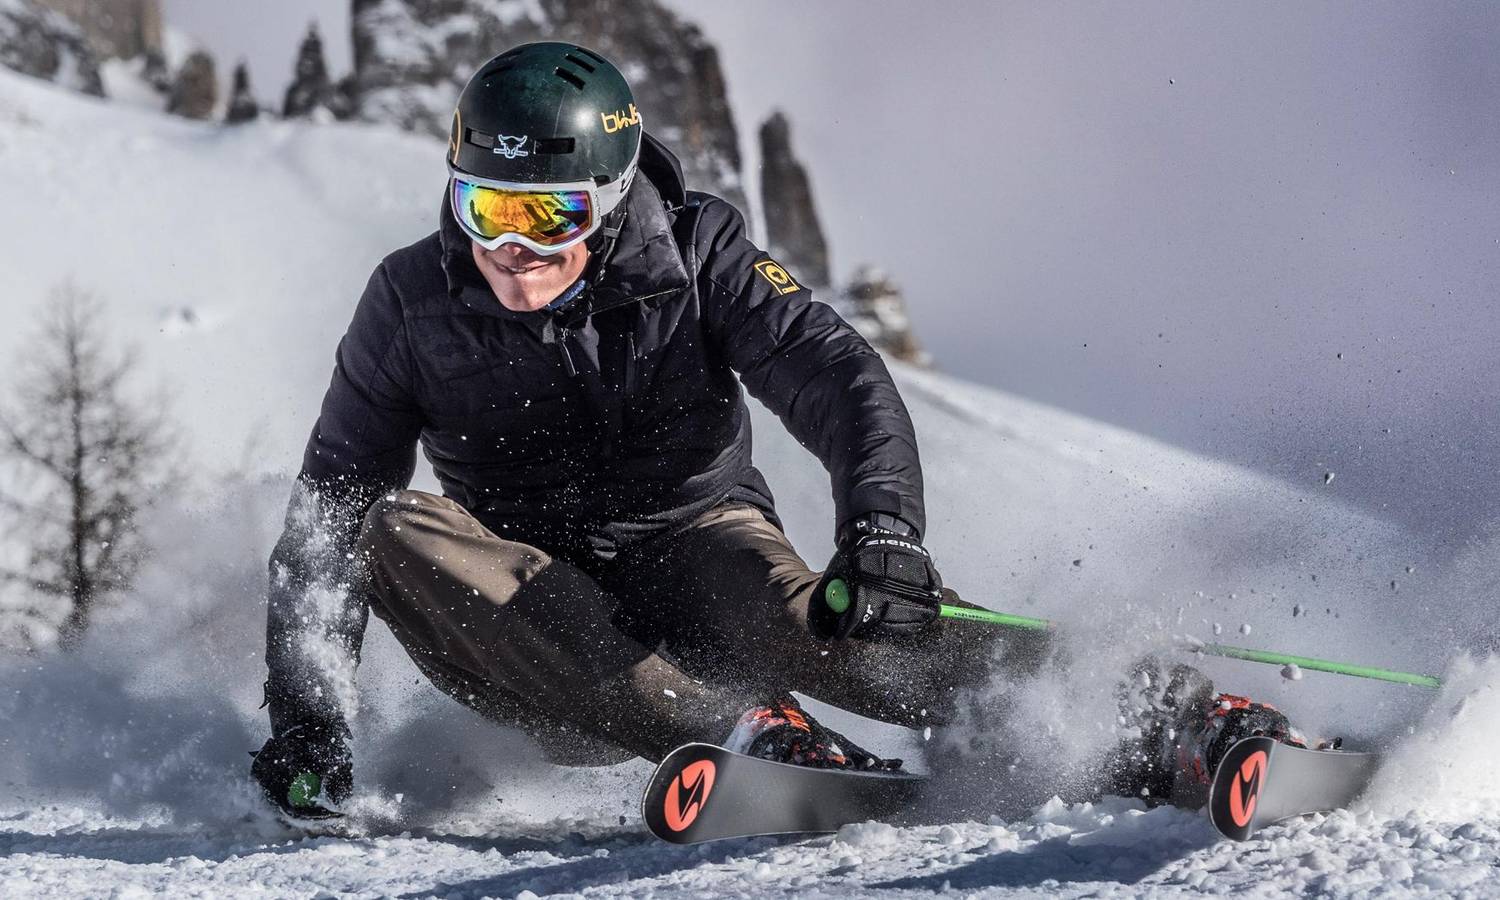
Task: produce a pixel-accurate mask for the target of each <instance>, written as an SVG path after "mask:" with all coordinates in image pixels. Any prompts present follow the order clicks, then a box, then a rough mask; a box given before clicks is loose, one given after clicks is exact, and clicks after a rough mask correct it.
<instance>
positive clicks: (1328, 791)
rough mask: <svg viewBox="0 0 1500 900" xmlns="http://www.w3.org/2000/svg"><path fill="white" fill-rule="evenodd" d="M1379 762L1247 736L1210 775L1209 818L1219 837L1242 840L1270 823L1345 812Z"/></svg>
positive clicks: (1368, 755)
mask: <svg viewBox="0 0 1500 900" xmlns="http://www.w3.org/2000/svg"><path fill="white" fill-rule="evenodd" d="M1379 762H1380V757H1379V755H1378V754H1375V753H1350V752H1345V751H1343V750H1307V749H1303V748H1301V747H1292V746H1289V745H1287V744H1283V743H1280V742H1278V741H1276V740H1274V739H1272V738H1268V737H1251V738H1245V739H1244V740H1242V741H1239V742H1238V743H1236V744H1235V745H1234V746H1233V747H1230V748H1229V752H1228V753H1226V754H1225V755H1224V758H1223V759H1222V760H1220V762H1219V767H1218V769H1216V770H1215V771H1214V780H1213V786H1212V787H1211V788H1210V789H1209V794H1208V815H1209V819H1210V820H1212V821H1213V823H1214V827H1215V828H1217V829H1218V830H1219V833H1220V834H1222V835H1224V836H1225V837H1227V838H1229V839H1230V840H1235V841H1243V840H1246V839H1248V838H1249V837H1250V836H1251V835H1253V834H1254V833H1255V832H1256V830H1257V829H1259V828H1261V827H1263V826H1266V825H1269V824H1271V823H1272V822H1279V821H1281V820H1282V819H1290V818H1294V817H1296V816H1303V815H1307V814H1309V813H1315V812H1328V811H1329V810H1334V809H1340V808H1343V807H1345V806H1348V805H1349V804H1350V803H1352V802H1353V801H1354V799H1355V798H1356V797H1358V796H1359V794H1360V792H1362V791H1363V790H1364V789H1365V786H1366V785H1367V784H1369V783H1370V778H1371V777H1372V776H1373V775H1374V774H1375V768H1376V766H1377V765H1378V764H1379Z"/></svg>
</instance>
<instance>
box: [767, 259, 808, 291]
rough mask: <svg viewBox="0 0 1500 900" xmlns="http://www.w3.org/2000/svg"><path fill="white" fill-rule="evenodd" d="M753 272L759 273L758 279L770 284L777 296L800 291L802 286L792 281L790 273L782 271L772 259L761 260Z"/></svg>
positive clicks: (778, 264)
mask: <svg viewBox="0 0 1500 900" xmlns="http://www.w3.org/2000/svg"><path fill="white" fill-rule="evenodd" d="M755 271H757V272H759V273H760V277H762V278H764V279H765V280H767V281H769V282H771V287H773V288H775V289H776V293H778V294H790V293H792V292H793V291H800V290H802V285H800V284H798V283H797V282H796V281H795V280H793V279H792V276H791V273H789V272H788V271H787V270H786V269H783V268H782V267H781V263H778V262H777V261H776V260H774V259H763V260H761V261H760V262H758V263H756V264H755Z"/></svg>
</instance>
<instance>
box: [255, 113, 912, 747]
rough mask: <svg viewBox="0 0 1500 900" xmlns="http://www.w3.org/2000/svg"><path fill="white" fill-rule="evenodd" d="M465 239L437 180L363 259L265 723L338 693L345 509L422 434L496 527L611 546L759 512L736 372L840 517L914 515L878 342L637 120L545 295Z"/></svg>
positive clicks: (398, 478) (276, 635)
mask: <svg viewBox="0 0 1500 900" xmlns="http://www.w3.org/2000/svg"><path fill="white" fill-rule="evenodd" d="M469 247H470V245H469V240H468V238H467V237H466V236H465V235H464V233H463V232H462V230H461V229H460V228H459V227H458V224H457V223H456V221H454V219H453V216H452V213H451V211H450V210H449V208H448V204H447V202H446V200H445V202H444V203H443V207H442V213H441V224H440V227H439V229H438V231H437V232H435V233H433V234H431V235H429V236H427V237H425V238H423V239H422V240H420V241H418V242H416V243H415V244H412V245H411V246H409V247H405V248H403V249H401V250H397V251H396V252H394V253H392V254H391V255H389V256H387V257H386V258H385V259H384V260H383V261H382V262H381V263H380V265H379V266H377V267H376V269H375V272H374V274H373V275H372V276H371V277H370V281H369V284H368V285H367V287H366V288H365V292H364V296H363V297H361V299H360V301H359V306H358V308H357V309H356V310H355V313H354V319H353V321H352V322H351V323H350V325H349V330H348V333H347V334H345V336H344V338H343V340H342V341H341V342H340V344H339V348H338V354H337V359H336V366H335V369H334V373H333V380H332V383H331V384H330V385H329V388H328V392H327V394H326V395H325V397H324V399H323V405H322V409H321V412H320V413H319V417H318V422H317V425H316V426H315V427H314V429H313V433H312V437H311V439H310V440H309V441H308V445H307V450H306V453H305V456H304V458H303V463H302V472H301V475H300V476H299V484H298V491H297V492H296V494H295V495H294V497H293V501H292V504H291V508H290V509H289V511H288V514H287V527H286V530H285V532H284V533H283V536H282V539H281V540H280V541H279V542H278V544H277V547H276V550H275V552H274V553H273V555H272V558H271V586H270V594H269V619H268V627H267V648H266V661H267V664H268V666H269V669H270V680H269V681H268V684H267V696H268V699H269V701H270V703H271V715H272V722H273V728H275V729H276V730H277V731H278V732H279V731H280V730H281V729H282V728H285V727H288V726H290V725H291V724H295V723H296V722H297V721H301V720H305V719H307V718H310V717H323V718H326V717H327V716H329V715H331V714H334V713H336V712H337V707H338V703H337V700H336V695H337V694H338V693H339V685H338V684H337V683H336V682H338V681H339V680H340V679H344V678H346V677H350V676H352V671H353V661H354V660H355V659H356V658H357V655H358V649H359V645H360V643H361V642H362V638H363V633H364V625H365V619H366V606H365V603H364V600H363V598H362V597H361V596H360V592H359V590H358V580H357V572H356V569H357V567H356V566H353V565H351V564H350V563H351V561H353V558H354V556H353V547H354V543H355V540H356V539H357V537H358V533H359V528H360V523H361V520H362V518H363V516H364V513H365V511H366V510H367V509H368V507H369V505H370V504H371V503H372V502H373V501H374V499H375V498H376V497H377V496H379V495H380V494H381V493H382V492H384V491H388V490H392V489H395V488H400V487H404V486H405V485H406V484H407V483H408V481H409V480H410V478H411V476H412V473H413V471H414V467H415V464H416V447H417V445H418V443H420V444H421V446H422V449H423V451H424V453H425V455H426V457H427V459H428V461H429V462H430V463H431V465H432V468H433V470H434V472H435V473H436V475H437V478H438V480H439V482H440V483H441V484H442V487H443V492H444V494H446V495H447V496H448V497H450V498H452V499H453V500H455V501H457V502H458V503H459V504H460V505H462V506H463V507H464V508H466V509H468V510H469V511H470V512H472V513H473V514H474V515H475V516H476V517H477V518H478V519H479V520H480V521H481V522H483V523H484V524H485V525H486V526H487V527H488V528H489V529H490V530H492V531H494V532H495V533H496V534H498V535H500V536H501V537H506V538H510V539H513V540H518V541H523V542H526V543H529V544H532V545H535V546H539V547H542V548H544V549H546V550H547V551H549V552H551V553H554V554H556V555H560V556H563V557H564V558H570V559H574V560H582V559H584V558H586V557H588V556H590V555H593V556H595V557H601V558H608V557H609V556H610V555H612V554H614V553H616V552H618V551H620V550H622V549H624V548H627V547H629V546H630V545H632V544H634V543H637V542H640V541H645V540H649V539H650V538H651V537H653V536H656V535H659V534H662V533H664V532H670V531H671V530H673V529H674V528H676V527H680V526H683V525H686V524H687V523H688V522H689V521H691V520H692V519H693V518H695V517H696V516H698V515H699V514H701V513H703V512H704V511H706V510H708V509H710V508H712V507H714V506H715V505H717V504H719V503H722V502H724V501H725V500H728V499H737V500H743V501H746V502H749V503H752V504H754V505H756V506H758V507H760V508H761V509H763V510H764V511H765V512H766V513H767V514H768V515H769V516H771V517H773V521H774V515H775V512H774V509H773V506H772V497H771V492H770V490H769V488H768V487H767V485H766V482H765V479H764V478H763V477H762V476H761V474H760V473H759V472H758V471H756V469H755V467H754V466H753V465H752V464H751V460H750V444H751V441H750V416H749V410H748V409H747V408H746V406H745V401H744V399H743V396H742V393H741V391H740V385H741V384H743V385H744V386H745V388H746V389H747V390H748V391H749V392H750V394H751V395H752V396H754V397H755V398H756V399H758V400H759V401H760V402H762V403H763V404H765V405H766V406H767V407H768V408H769V409H771V410H772V411H773V412H774V413H775V414H776V415H777V416H778V417H779V418H780V419H781V421H782V422H783V423H784V424H785V425H786V427H787V429H788V430H789V431H790V432H791V433H792V435H793V436H795V437H796V438H797V440H798V441H799V442H801V443H802V444H803V446H805V447H807V448H808V449H809V450H811V451H812V452H813V453H814V454H816V455H817V457H818V459H820V460H821V461H822V462H823V464H824V466H825V467H827V469H828V470H829V472H830V474H831V476H832V483H833V498H834V505H835V507H836V511H837V522H838V523H842V522H845V521H847V520H849V519H850V518H853V517H854V516H857V515H861V514H866V513H871V512H885V513H890V514H894V515H896V516H899V517H900V518H901V519H903V520H905V521H906V522H908V523H910V524H911V525H912V526H913V527H915V528H916V529H917V530H918V531H919V532H920V531H921V530H922V529H923V527H924V524H925V523H924V513H923V507H922V475H921V467H920V464H919V461H918V458H917V445H916V438H915V435H914V433H913V430H912V424H911V420H910V418H909V417H908V416H907V412H906V408H905V406H904V404H903V403H902V401H901V397H900V396H899V394H898V393H897V391H896V387H895V385H894V384H893V383H892V381H891V378H890V374H889V373H888V372H887V370H886V367H885V365H884V364H883V362H882V361H881V359H880V356H879V355H878V354H877V353H876V352H875V351H874V350H873V349H872V348H871V347H870V345H869V344H868V343H866V342H865V340H864V339H863V338H861V337H860V336H859V335H858V334H857V333H855V331H854V330H853V329H852V328H851V327H850V326H849V325H848V324H846V323H845V322H844V321H843V320H842V319H841V318H840V317H839V316H838V314H837V313H835V312H834V311H833V309H832V308H831V307H829V306H827V305H825V304H822V303H815V302H813V298H812V295H811V293H810V292H809V291H807V290H806V289H803V288H801V287H800V286H799V285H797V283H796V282H795V280H793V277H792V276H789V275H788V274H787V273H786V272H785V271H784V270H782V269H781V268H780V267H779V266H777V265H776V264H775V262H774V261H772V260H771V259H770V257H768V256H767V255H766V254H765V253H764V252H763V251H761V250H760V249H758V248H757V247H756V246H755V245H754V244H752V243H751V242H750V241H749V239H748V238H747V237H746V235H745V225H744V221H743V219H742V217H741V216H740V214H739V212H738V211H737V210H736V209H735V208H734V207H733V206H731V205H730V204H729V203H727V202H725V201H724V200H721V199H719V198H717V197H714V196H711V195H709V194H702V193H697V192H690V191H686V190H685V188H684V185H683V179H682V175H681V170H680V168H679V166H678V163H677V160H676V159H675V157H673V156H672V155H671V153H670V152H668V151H667V150H666V149H665V148H664V147H662V146H661V145H660V144H659V143H657V142H656V141H655V140H654V139H652V138H651V137H650V136H649V135H647V136H645V142H644V144H643V147H642V153H641V169H640V173H639V174H638V175H637V177H636V179H635V182H634V184H633V185H632V187H631V189H630V193H629V194H628V196H627V198H626V216H625V220H624V223H623V225H622V227H621V232H620V234H619V237H618V239H617V240H616V243H615V246H614V248H613V251H612V252H610V253H609V254H608V256H607V257H606V258H605V260H604V262H603V264H602V267H599V268H597V269H596V270H592V271H591V272H590V281H589V283H590V287H588V288H587V289H586V290H585V292H584V293H583V294H582V295H581V296H580V297H579V298H578V299H576V300H574V301H573V302H572V303H571V304H570V305H569V306H568V307H566V308H564V309H563V310H562V311H561V312H558V313H552V312H548V311H540V312H532V313H517V312H512V311H510V310H507V309H505V308H504V307H502V306H501V305H500V303H499V302H498V301H497V300H496V299H495V296H494V294H493V292H491V290H490V289H489V287H488V285H487V284H486V283H485V281H484V279H483V277H482V276H481V275H480V273H479V271H478V269H477V267H476V266H475V265H474V262H473V258H472V256H471V254H470V249H469ZM736 373H738V376H739V378H738V380H737V379H736V377H735V376H736ZM330 651H331V652H332V653H333V657H332V660H333V662H334V664H331V661H330V657H329V652H330ZM341 659H342V660H347V661H348V662H349V664H348V665H347V666H344V665H339V664H337V661H338V660H341ZM350 683H351V684H352V682H350Z"/></svg>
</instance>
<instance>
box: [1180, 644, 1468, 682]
mask: <svg viewBox="0 0 1500 900" xmlns="http://www.w3.org/2000/svg"><path fill="white" fill-rule="evenodd" d="M1187 649H1190V650H1195V651H1197V652H1199V653H1202V654H1204V655H1206V656H1223V657H1226V658H1228V659H1243V660H1245V661H1247V662H1258V663H1267V664H1269V665H1273V666H1296V667H1297V668H1299V669H1307V670H1309V671H1312V672H1332V673H1334V674H1335V675H1353V676H1354V677H1355V678H1373V679H1375V680H1376V681H1389V682H1393V683H1395V684H1414V685H1417V686H1419V687H1429V688H1436V687H1442V686H1443V682H1442V681H1441V680H1440V679H1437V678H1434V677H1433V676H1431V675H1418V674H1415V673H1413V672H1397V671H1395V670H1393V669H1378V668H1376V667H1374V666H1357V665H1354V664H1352V663H1341V662H1334V661H1332V660H1328V659H1314V658H1312V657H1310V656H1292V655H1291V654H1289V653H1271V652H1269V651H1266V650H1249V649H1246V648H1244V647H1230V646H1228V645H1227V644H1196V643H1194V644H1192V645H1189V646H1188V648H1187Z"/></svg>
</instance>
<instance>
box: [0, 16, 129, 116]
mask: <svg viewBox="0 0 1500 900" xmlns="http://www.w3.org/2000/svg"><path fill="white" fill-rule="evenodd" d="M0 66H5V67H6V68H8V69H14V70H16V71H17V72H20V73H22V74H24V75H30V76H32V77H34V78H45V79H46V80H48V81H53V82H56V83H57V84H60V85H62V86H63V87H68V88H72V89H73V90H76V91H82V92H84V93H85V94H93V95H94V96H96V97H102V96H104V82H103V81H102V80H101V79H100V78H99V62H98V57H97V55H96V54H95V53H94V51H93V49H92V48H91V47H90V46H89V44H88V41H87V40H86V39H85V38H84V36H83V32H82V31H81V30H80V29H79V27H78V26H77V25H76V24H75V23H74V22H73V21H72V20H71V19H69V18H67V17H66V16H64V15H62V14H60V13H57V12H54V11H53V10H50V9H46V8H44V7H43V6H42V5H41V4H39V3H37V2H35V0H0Z"/></svg>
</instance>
